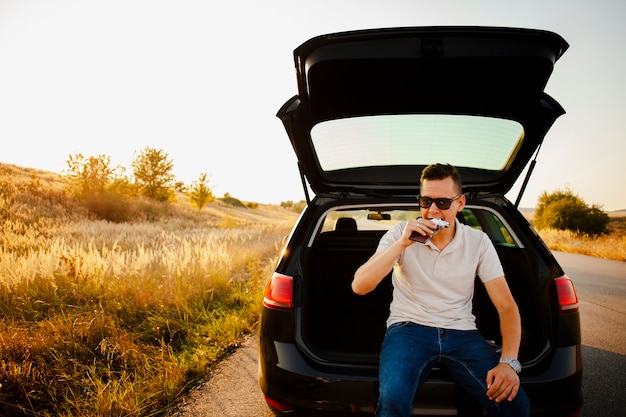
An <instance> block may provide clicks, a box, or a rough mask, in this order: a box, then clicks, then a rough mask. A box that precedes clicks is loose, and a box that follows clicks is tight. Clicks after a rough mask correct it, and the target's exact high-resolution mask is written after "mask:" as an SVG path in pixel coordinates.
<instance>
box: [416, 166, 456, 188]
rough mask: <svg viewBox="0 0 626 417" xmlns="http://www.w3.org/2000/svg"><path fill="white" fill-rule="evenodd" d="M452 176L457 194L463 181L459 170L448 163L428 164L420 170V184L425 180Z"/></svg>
mask: <svg viewBox="0 0 626 417" xmlns="http://www.w3.org/2000/svg"><path fill="white" fill-rule="evenodd" d="M446 178H452V181H454V183H455V184H456V185H457V187H458V192H459V194H460V193H461V192H462V186H463V181H462V180H461V174H460V173H459V171H458V170H457V169H456V168H455V167H453V166H452V165H450V164H430V165H428V166H427V167H426V168H424V170H423V171H422V176H421V177H420V186H421V185H422V184H423V183H424V181H425V180H444V179H446Z"/></svg>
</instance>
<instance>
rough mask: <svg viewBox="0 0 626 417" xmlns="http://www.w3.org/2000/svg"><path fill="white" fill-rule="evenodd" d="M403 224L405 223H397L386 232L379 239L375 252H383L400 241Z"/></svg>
mask: <svg viewBox="0 0 626 417" xmlns="http://www.w3.org/2000/svg"><path fill="white" fill-rule="evenodd" d="M405 224H406V222H398V223H396V224H395V225H394V226H393V227H392V228H391V229H389V230H387V232H386V233H385V234H384V235H383V237H381V238H380V241H379V242H378V247H377V248H376V252H384V251H385V250H387V248H389V246H391V245H393V243H394V242H395V241H397V240H398V239H400V237H401V236H402V231H403V230H404V225H405Z"/></svg>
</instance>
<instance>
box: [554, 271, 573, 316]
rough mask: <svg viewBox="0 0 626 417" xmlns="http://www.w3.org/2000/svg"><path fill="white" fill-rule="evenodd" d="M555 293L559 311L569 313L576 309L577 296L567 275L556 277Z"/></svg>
mask: <svg viewBox="0 0 626 417" xmlns="http://www.w3.org/2000/svg"><path fill="white" fill-rule="evenodd" d="M554 282H555V283H556V293H557V294H558V297H559V311H560V312H561V313H569V312H575V311H578V296H577V295H576V290H575V289H574V283H572V280H570V279H569V278H568V277H567V276H565V275H563V276H562V277H559V278H556V279H555V280H554Z"/></svg>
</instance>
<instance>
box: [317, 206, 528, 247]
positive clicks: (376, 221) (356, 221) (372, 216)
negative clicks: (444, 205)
mask: <svg viewBox="0 0 626 417" xmlns="http://www.w3.org/2000/svg"><path fill="white" fill-rule="evenodd" d="M420 216H421V213H420V211H419V210H417V209H398V210H386V209H382V210H377V209H352V210H337V211H331V212H329V213H328V214H327V215H326V217H325V218H324V220H323V222H322V225H321V230H320V232H321V233H326V232H332V231H344V232H346V231H351V230H352V231H375V230H378V231H385V230H389V229H390V228H391V227H392V226H393V225H394V224H396V223H398V222H401V221H407V220H411V219H416V218H418V217H420ZM458 218H459V220H460V221H461V222H462V223H464V224H466V225H468V226H470V227H473V228H474V229H478V230H481V231H483V232H485V233H486V234H487V235H488V236H489V238H490V239H491V241H492V242H493V243H494V244H496V245H500V246H512V247H518V246H521V245H520V244H519V242H518V240H517V239H516V237H515V235H514V234H513V232H512V231H511V230H510V227H509V226H508V225H507V224H506V223H505V222H504V221H503V220H502V219H501V218H500V217H499V216H498V214H497V213H496V212H494V211H491V210H488V209H483V208H479V207H466V208H465V209H464V210H463V211H462V212H461V213H460V214H459V215H458Z"/></svg>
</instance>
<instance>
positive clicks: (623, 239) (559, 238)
mask: <svg viewBox="0 0 626 417" xmlns="http://www.w3.org/2000/svg"><path fill="white" fill-rule="evenodd" d="M608 215H609V218H610V223H609V225H608V230H609V233H607V234H604V235H600V236H586V235H580V234H577V233H574V232H571V231H569V230H554V229H547V230H538V233H539V235H540V236H541V238H542V239H543V241H544V242H545V243H546V245H547V246H548V247H549V248H550V249H551V250H556V251H562V252H570V253H578V254H581V255H588V256H595V257H598V258H604V259H612V260H616V261H626V211H616V212H609V213H608ZM524 216H525V217H526V218H527V219H528V221H530V222H531V223H532V220H533V212H527V213H524Z"/></svg>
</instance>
